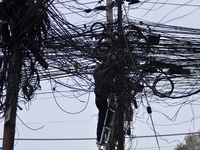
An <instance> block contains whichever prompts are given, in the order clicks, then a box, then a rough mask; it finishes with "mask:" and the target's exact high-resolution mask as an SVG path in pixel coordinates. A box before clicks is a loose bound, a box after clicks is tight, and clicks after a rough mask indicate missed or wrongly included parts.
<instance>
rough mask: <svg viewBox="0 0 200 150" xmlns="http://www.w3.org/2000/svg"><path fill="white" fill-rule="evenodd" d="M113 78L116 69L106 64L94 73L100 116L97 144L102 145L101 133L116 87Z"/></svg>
mask: <svg viewBox="0 0 200 150" xmlns="http://www.w3.org/2000/svg"><path fill="white" fill-rule="evenodd" d="M113 57H114V56H113ZM111 59H112V57H111ZM113 78H114V68H113V67H111V66H109V65H105V64H101V65H98V66H97V68H96V69H95V71H94V80H95V90H94V93H95V96H96V100H95V103H96V106H97V108H98V110H99V114H98V117H99V118H98V123H97V144H99V143H100V139H101V133H102V130H103V125H104V120H105V116H106V111H107V106H108V97H109V95H110V93H111V91H112V88H113V86H114V83H113Z"/></svg>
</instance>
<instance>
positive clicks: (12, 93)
mask: <svg viewBox="0 0 200 150" xmlns="http://www.w3.org/2000/svg"><path fill="white" fill-rule="evenodd" d="M3 2H5V6H6V8H8V9H6V10H7V11H10V9H11V10H12V7H11V5H12V4H13V3H14V2H12V3H10V1H7V0H4V1H3ZM10 12H12V11H10ZM10 12H5V13H7V14H9V13H10ZM13 12H14V11H13ZM16 18H17V17H15V15H10V17H9V20H7V21H8V22H9V25H10V27H12V34H10V32H11V31H9V30H8V32H9V35H11V37H9V42H8V44H9V46H8V49H7V50H8V52H7V53H6V55H7V56H6V57H7V59H8V67H9V68H8V74H7V83H6V90H7V91H6V102H5V109H6V112H5V123H4V135H3V150H13V149H14V138H15V125H16V112H17V103H18V93H19V84H20V82H21V67H22V52H21V50H20V41H21V36H20V34H21V30H19V28H18V26H16V24H17V23H18V22H17V19H16ZM7 19H8V18H7Z"/></svg>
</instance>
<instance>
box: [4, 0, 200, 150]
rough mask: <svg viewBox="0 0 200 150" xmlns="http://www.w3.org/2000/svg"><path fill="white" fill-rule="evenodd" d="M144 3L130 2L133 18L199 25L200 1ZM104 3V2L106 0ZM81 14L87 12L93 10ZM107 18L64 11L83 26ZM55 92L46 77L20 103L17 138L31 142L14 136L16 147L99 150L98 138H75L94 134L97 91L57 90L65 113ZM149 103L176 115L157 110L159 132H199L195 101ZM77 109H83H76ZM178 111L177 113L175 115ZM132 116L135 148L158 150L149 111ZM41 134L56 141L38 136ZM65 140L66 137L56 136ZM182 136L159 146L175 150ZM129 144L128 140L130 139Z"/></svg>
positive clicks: (199, 117)
mask: <svg viewBox="0 0 200 150" xmlns="http://www.w3.org/2000/svg"><path fill="white" fill-rule="evenodd" d="M69 1H70V0H69ZM91 1H92V0H84V2H91ZM79 2H83V0H79ZM141 2H144V0H141ZM146 2H148V3H144V4H143V5H140V4H136V5H131V6H129V7H130V8H129V10H130V11H129V12H128V15H127V16H128V17H129V18H130V19H140V20H147V21H153V22H156V23H165V24H169V25H177V26H185V27H192V28H199V27H200V26H199V25H200V20H199V14H200V1H199V0H157V1H156V0H147V1H146ZM155 2H156V3H155ZM102 3H104V4H105V0H104V1H103V2H102ZM166 3H167V4H166ZM179 4H184V5H179ZM94 5H96V4H95V3H93V4H91V5H87V6H88V7H91V8H92V7H94ZM77 6H78V5H77ZM127 6H128V5H127ZM149 9H150V10H149ZM62 11H63V9H62ZM64 11H66V12H67V13H68V12H69V11H68V10H64ZM93 13H94V12H93ZM95 13H96V12H95ZM81 14H83V15H87V16H89V14H84V13H81ZM90 15H91V14H90ZM91 16H92V15H91ZM103 17H105V16H104V15H101V14H99V15H98V16H94V17H91V18H90V17H87V18H85V17H83V16H79V15H78V14H75V13H73V14H68V15H66V18H67V20H68V21H69V22H71V23H74V24H80V23H81V22H83V24H84V23H86V22H87V21H88V22H91V21H94V20H98V19H101V18H103ZM81 20H82V21H81ZM58 88H59V87H58ZM61 89H62V87H60V90H61ZM64 90H65V89H62V91H64ZM51 92H52V89H51V85H50V84H49V82H48V81H45V82H44V83H42V89H41V91H38V92H37V95H36V97H35V98H34V100H32V101H31V102H30V103H28V104H25V105H23V104H21V105H20V106H21V107H22V108H23V110H22V111H21V110H19V111H18V116H17V126H16V136H15V137H16V138H19V139H23V138H24V139H32V140H15V150H44V149H45V150H55V149H56V150H95V149H97V147H96V144H95V140H94V139H88V140H73V139H77V138H78V139H79V138H81V139H82V138H84V139H85V138H96V124H97V113H98V111H97V109H96V106H95V102H94V99H95V98H94V94H93V93H87V94H86V95H84V96H82V97H79V98H80V100H81V101H79V100H77V99H76V98H73V96H71V97H69V95H73V94H72V93H69V92H68V91H66V93H61V94H56V98H57V102H58V103H59V104H60V106H62V109H64V110H65V111H67V112H69V113H66V112H63V111H62V110H61V109H60V108H59V107H58V106H57V104H56V102H55V100H54V98H53V94H52V93H51ZM63 94H64V95H63ZM198 99H199V96H198V95H196V96H193V97H189V98H188V101H189V100H196V101H195V104H198V102H199V101H198ZM151 107H152V108H153V109H154V110H156V111H157V112H158V111H159V112H162V113H163V114H166V115H167V116H169V117H171V118H173V116H175V117H176V119H174V121H170V120H169V119H167V118H166V117H165V116H164V115H163V114H161V113H156V112H155V113H153V114H152V117H153V122H154V124H155V128H156V132H157V133H159V134H160V135H166V134H180V133H188V132H197V131H198V130H199V129H200V127H199V124H200V115H199V106H198V105H197V106H196V105H193V104H192V103H191V104H190V105H185V106H183V107H180V106H177V107H161V106H160V105H157V104H152V105H151ZM180 108H181V109H180ZM82 110H83V111H82ZM79 111H82V112H81V113H78V112H79ZM177 112H178V115H177V116H176V113H177ZM134 116H135V118H134V124H133V127H134V128H133V133H132V134H133V135H134V136H142V137H140V138H136V139H133V140H132V143H131V144H132V148H133V149H134V148H136V150H140V149H148V150H150V149H152V150H156V149H158V148H157V146H158V145H157V142H156V139H155V137H146V138H145V137H143V136H147V135H154V132H153V130H152V125H151V121H150V118H149V115H148V114H147V113H146V110H144V108H143V107H142V108H139V109H138V110H136V111H135V115H134ZM22 121H23V122H22ZM24 123H25V124H26V126H25V125H24ZM148 123H149V124H148ZM3 124H4V122H1V123H0V130H1V131H0V138H2V137H3ZM27 126H28V127H27ZM38 138H42V139H55V140H49V141H48V140H34V139H38ZM63 138H64V139H68V140H58V139H63ZM69 139H71V140H69ZM183 139H184V135H183V136H180V135H179V136H169V137H168V136H165V137H162V138H159V139H158V140H159V145H160V147H161V150H173V149H174V147H175V146H176V145H177V144H178V143H179V142H183ZM178 141H179V142H178ZM128 144H130V142H129V143H128ZM128 144H127V145H128ZM0 145H2V140H0Z"/></svg>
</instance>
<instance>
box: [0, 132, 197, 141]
mask: <svg viewBox="0 0 200 150" xmlns="http://www.w3.org/2000/svg"><path fill="white" fill-rule="evenodd" d="M193 134H199V132H190V133H176V134H161V135H157V137H166V136H180V135H193ZM154 137H155V135H145V136H131V137H126V138H136V139H138V138H154ZM0 140H3V138H0ZM15 140H20V141H88V140H96V138H15Z"/></svg>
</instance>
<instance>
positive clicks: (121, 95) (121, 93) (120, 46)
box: [117, 0, 125, 150]
mask: <svg viewBox="0 0 200 150" xmlns="http://www.w3.org/2000/svg"><path fill="white" fill-rule="evenodd" d="M117 5H118V57H119V58H121V57H123V55H124V43H125V42H124V36H123V30H122V0H118V4H117ZM118 65H119V66H118V68H119V72H120V74H119V75H118V78H119V81H118V82H119V84H118V85H119V86H120V87H118V88H120V89H121V90H120V91H119V93H117V94H118V98H117V99H118V105H119V106H118V107H119V108H118V109H119V116H118V117H119V118H118V127H119V130H118V132H119V135H118V137H117V138H118V146H117V150H124V139H125V137H124V102H125V101H124V78H123V77H124V75H123V73H124V62H123V61H122V62H120V63H119V64H118Z"/></svg>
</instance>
